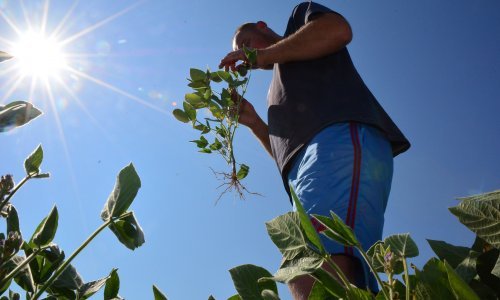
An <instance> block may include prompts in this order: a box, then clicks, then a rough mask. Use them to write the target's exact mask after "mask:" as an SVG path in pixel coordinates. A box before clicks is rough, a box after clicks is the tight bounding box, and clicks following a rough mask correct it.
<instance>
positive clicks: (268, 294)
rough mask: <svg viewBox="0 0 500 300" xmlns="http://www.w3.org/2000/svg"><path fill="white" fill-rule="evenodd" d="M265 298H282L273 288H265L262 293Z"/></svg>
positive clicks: (270, 299)
mask: <svg viewBox="0 0 500 300" xmlns="http://www.w3.org/2000/svg"><path fill="white" fill-rule="evenodd" d="M260 295H261V296H262V299H264V300H280V297H278V293H277V292H274V291H272V290H263V291H262V293H261V294H260Z"/></svg>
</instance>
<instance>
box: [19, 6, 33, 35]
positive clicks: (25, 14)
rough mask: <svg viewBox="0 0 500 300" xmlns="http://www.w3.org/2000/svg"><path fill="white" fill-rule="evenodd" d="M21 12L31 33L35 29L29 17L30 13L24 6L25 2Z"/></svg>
mask: <svg viewBox="0 0 500 300" xmlns="http://www.w3.org/2000/svg"><path fill="white" fill-rule="evenodd" d="M21 10H22V12H23V16H24V21H25V22H26V25H27V26H28V29H29V30H30V31H31V30H32V29H33V26H32V25H31V21H30V16H29V15H28V11H27V10H26V5H24V0H21Z"/></svg>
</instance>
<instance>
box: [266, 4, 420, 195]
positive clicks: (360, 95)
mask: <svg viewBox="0 0 500 300" xmlns="http://www.w3.org/2000/svg"><path fill="white" fill-rule="evenodd" d="M323 13H336V12H334V11H332V10H330V9H329V8H327V7H325V6H322V5H320V4H317V3H314V2H304V3H301V4H299V5H297V6H296V7H295V8H294V10H293V13H292V16H291V17H290V19H289V21H288V26H287V28H286V32H285V35H284V37H285V38H286V37H287V36H289V35H291V34H293V33H295V32H296V31H297V30H299V29H300V28H301V27H302V26H304V25H305V24H306V23H307V22H309V21H311V20H312V18H313V17H317V16H319V15H320V14H323ZM348 121H355V122H360V123H365V124H369V125H372V126H375V127H377V128H378V129H380V130H381V131H382V132H383V133H384V134H385V136H386V137H387V139H388V140H389V141H390V143H391V145H392V151H393V154H394V156H396V155H398V154H399V153H402V152H404V151H406V150H407V149H408V148H409V147H410V143H409V142H408V140H407V139H406V138H405V136H404V135H403V134H402V133H401V131H400V130H399V129H398V127H397V126H396V125H395V124H394V122H393V121H392V120H391V118H390V117H389V116H388V115H387V113H386V112H385V111H384V109H383V108H382V106H380V104H379V103H378V101H377V100H376V99H375V97H374V96H373V95H372V93H371V92H370V90H369V89H368V88H367V87H366V85H365V83H364V82H363V80H362V79H361V77H360V76H359V74H358V72H357V71H356V68H355V67H354V65H353V63H352V61H351V57H350V56H349V52H348V51H347V48H345V47H344V48H343V49H341V50H340V51H338V52H335V53H332V54H329V55H327V56H324V57H321V58H317V59H313V60H305V61H295V62H288V63H283V64H275V65H274V70H273V78H272V81H271V86H270V88H269V94H268V123H269V124H268V125H269V137H270V141H271V149H272V151H273V156H274V159H275V160H276V163H277V165H278V168H279V170H280V172H281V175H282V176H283V178H284V181H285V186H287V184H286V180H285V179H286V176H287V173H288V170H289V169H290V167H291V166H290V165H291V163H292V160H293V157H294V156H295V154H296V153H298V151H299V150H300V149H301V148H302V147H303V146H304V145H307V143H308V142H309V141H310V140H311V139H312V138H313V137H314V136H315V135H316V134H317V133H318V132H319V131H320V130H321V129H323V128H325V127H326V126H328V125H330V124H333V123H339V122H348Z"/></svg>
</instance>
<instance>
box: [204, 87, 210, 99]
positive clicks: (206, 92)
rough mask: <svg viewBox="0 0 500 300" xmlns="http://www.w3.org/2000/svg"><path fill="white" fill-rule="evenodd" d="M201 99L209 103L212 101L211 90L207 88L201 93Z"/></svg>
mask: <svg viewBox="0 0 500 300" xmlns="http://www.w3.org/2000/svg"><path fill="white" fill-rule="evenodd" d="M203 98H205V100H207V101H209V100H211V99H212V89H210V88H208V89H207V90H206V91H205V92H204V93H203Z"/></svg>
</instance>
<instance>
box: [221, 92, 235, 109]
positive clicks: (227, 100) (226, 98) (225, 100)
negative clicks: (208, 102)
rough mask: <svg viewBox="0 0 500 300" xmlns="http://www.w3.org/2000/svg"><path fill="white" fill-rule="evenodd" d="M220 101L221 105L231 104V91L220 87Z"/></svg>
mask: <svg viewBox="0 0 500 300" xmlns="http://www.w3.org/2000/svg"><path fill="white" fill-rule="evenodd" d="M220 101H221V105H222V106H223V107H226V106H231V105H232V104H233V100H232V99H231V93H230V92H229V91H228V90H227V89H222V92H221V95H220Z"/></svg>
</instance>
